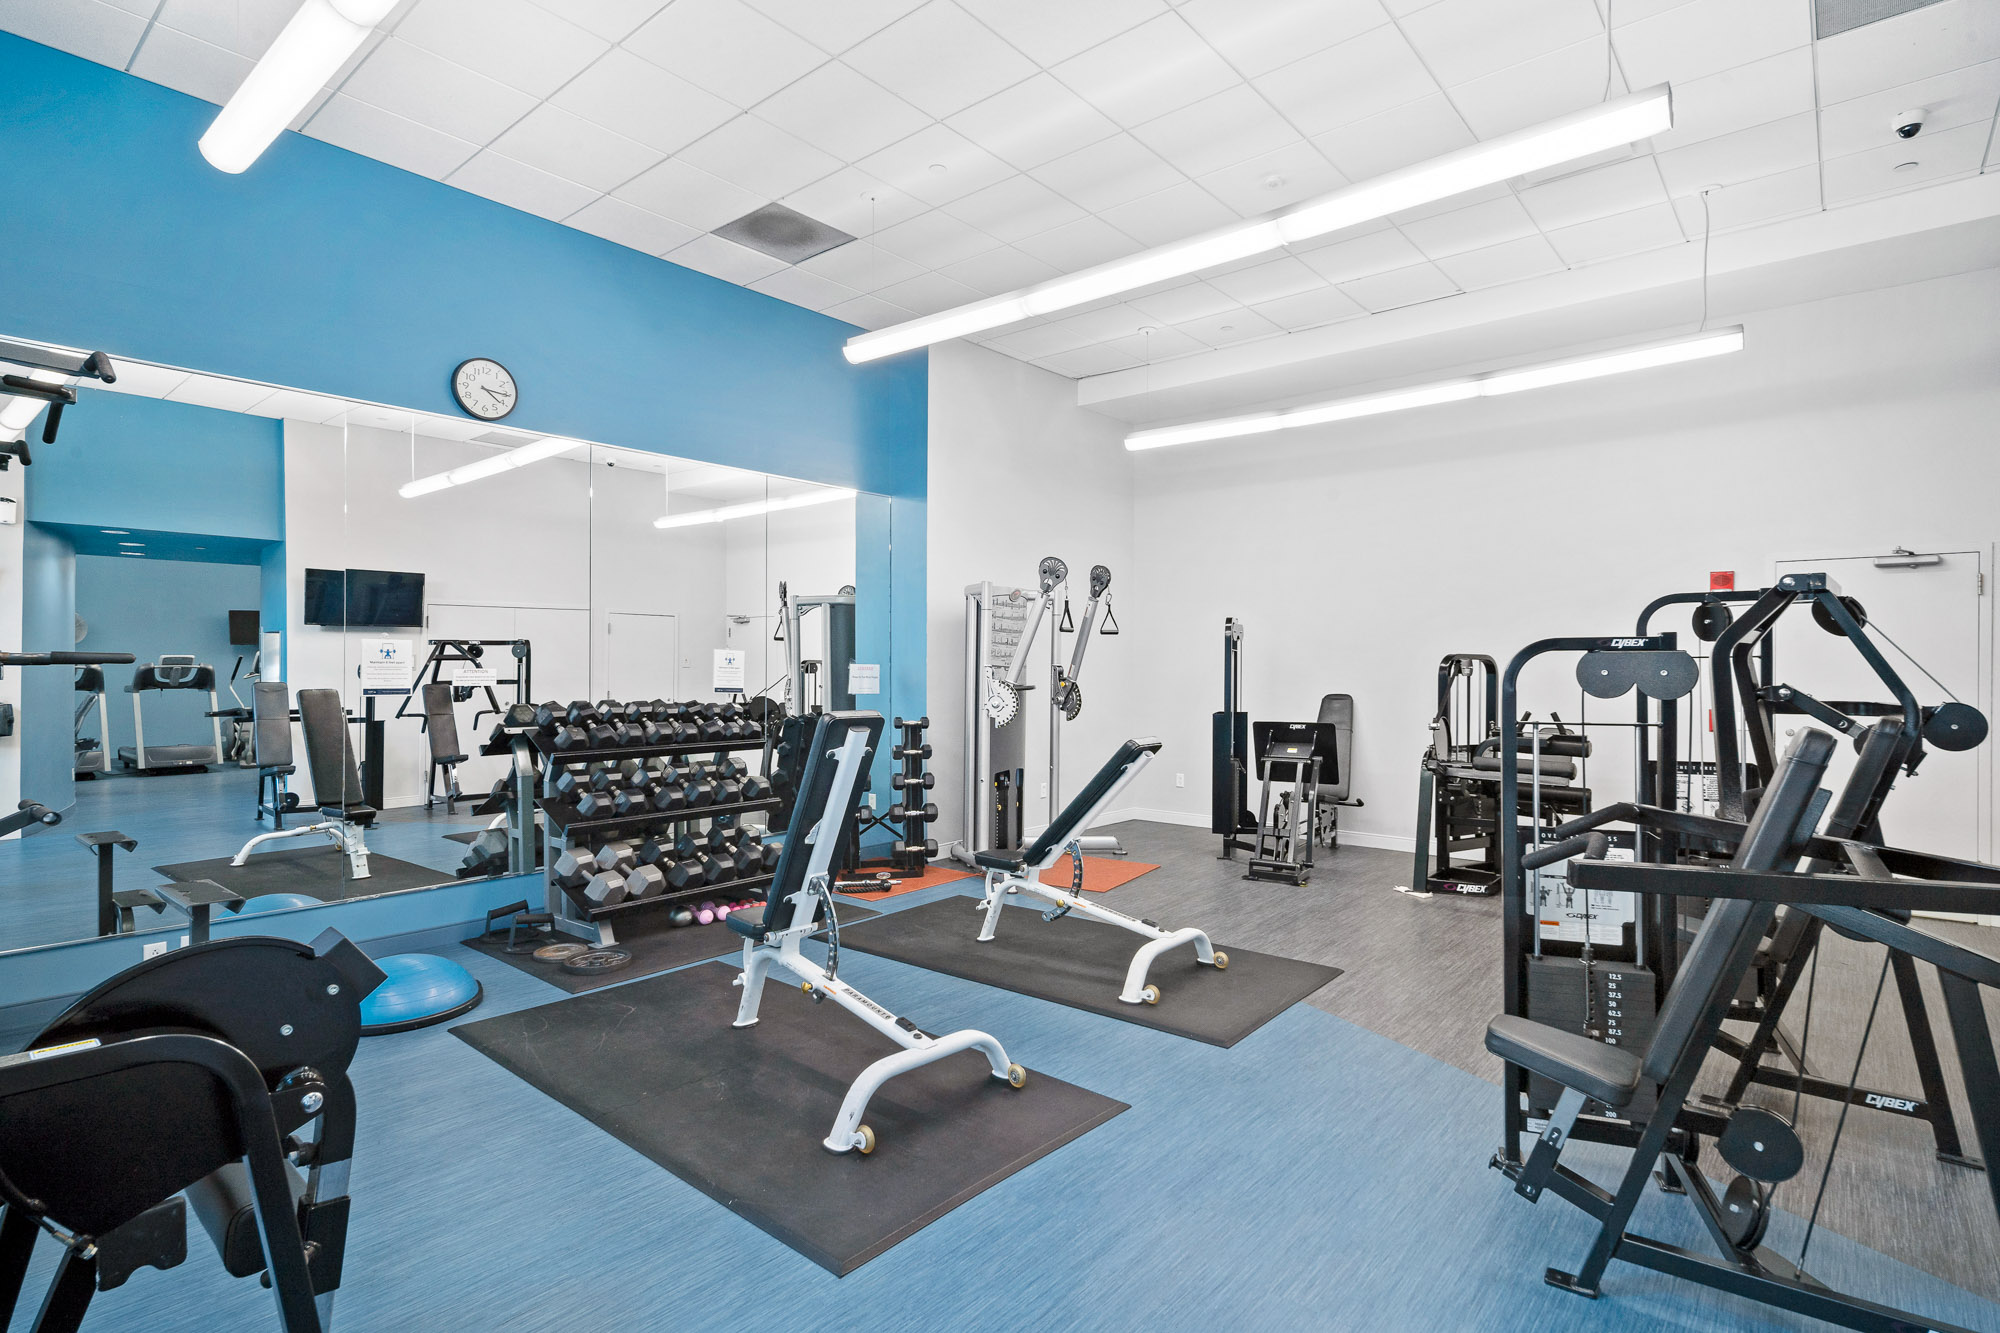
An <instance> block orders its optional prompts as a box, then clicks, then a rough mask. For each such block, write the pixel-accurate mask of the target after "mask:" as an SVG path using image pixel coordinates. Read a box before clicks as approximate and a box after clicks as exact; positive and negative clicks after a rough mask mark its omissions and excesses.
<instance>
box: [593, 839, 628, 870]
mask: <svg viewBox="0 0 2000 1333" xmlns="http://www.w3.org/2000/svg"><path fill="white" fill-rule="evenodd" d="M592 860H593V861H594V862H595V863H596V865H597V868H598V869H599V870H611V871H616V872H617V873H618V874H621V875H623V874H627V873H629V872H630V871H631V869H632V867H634V866H636V865H638V864H639V848H638V844H636V843H632V842H628V841H626V840H624V839H622V838H611V839H607V840H606V841H604V842H600V843H598V844H597V849H596V852H595V853H594V854H593V856H592Z"/></svg>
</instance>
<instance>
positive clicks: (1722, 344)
mask: <svg viewBox="0 0 2000 1333" xmlns="http://www.w3.org/2000/svg"><path fill="white" fill-rule="evenodd" d="M1742 350H1743V329H1742V327H1741V326H1740V325H1738V326H1736V327H1733V328H1727V329H1715V330H1713V331H1711V332H1708V333H1696V334H1690V335H1687V336H1685V337H1679V338H1664V339H1661V340H1660V341H1659V342H1650V343H1642V344H1640V345H1639V346H1636V347H1621V348H1619V349H1617V350H1616V351H1611V352H1594V353H1591V354H1590V355H1588V356H1575V357H1569V358H1567V359H1565V360H1561V361H1548V362H1544V363H1542V364H1540V365H1534V366H1521V367H1518V368H1516V369H1513V370H1492V371H1488V372H1486V373H1485V374H1483V375H1467V376H1463V377H1461V378H1458V379H1449V380H1439V381H1437V382H1436V383H1433V384H1418V385H1414V386H1412V387H1410V388H1407V389H1390V390H1388V391H1386V392H1384V393H1371V394H1363V395H1361V396H1359V397H1355V398H1336V399H1334V400H1333V401H1332V402H1326V403H1310V404H1307V405H1306V406H1304V407H1294V408H1288V409H1286V410H1285V411H1282V412H1253V413H1250V414H1249V415H1247V416H1240V417H1221V418H1218V419H1216V420H1214V421H1191V422H1188V423H1187V424H1186V425H1181V426H1160V427H1156V428H1154V429H1152V430H1141V431H1134V432H1133V433H1132V434H1130V435H1128V436H1126V437H1125V447H1126V448H1127V449H1132V450H1139V449H1164V448H1166V447H1167V446H1168V445H1174V444H1198V443H1200V442H1201V441H1203V440H1231V439H1236V438H1238V437H1240V436H1244V435H1267V434H1269V433H1270V432H1272V431H1279V430H1293V429H1296V428H1297V427H1300V426H1322V425H1325V424H1326V423H1328V422H1331V421H1353V420H1355V419H1356V418H1359V417H1374V416H1381V415H1382V414H1384V413H1386V412H1403V411H1407V410H1408V409H1410V408H1413V407H1435V406H1437V405H1438V404H1440V403H1462V402H1464V401H1466V400H1467V399H1469V398H1497V397H1499V396H1501V395H1502V394H1509V393H1520V392H1522V391H1524V390H1527V389H1546V388H1549V387H1550V386H1552V385H1556V384H1574V383H1576V382H1577V381H1578V380H1594V379H1599V378H1601V377H1603V376H1605V375H1620V374H1623V373H1624V372H1626V371H1628V370H1649V369H1651V368H1652V367H1654V366H1671V365H1677V364H1679V363H1680V362H1683V361H1700V360H1704V359H1705V358H1708V357H1711V356H1726V355H1728V354H1729V353H1731V352H1740V351H1742Z"/></svg>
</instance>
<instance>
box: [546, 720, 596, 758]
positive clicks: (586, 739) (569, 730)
mask: <svg viewBox="0 0 2000 1333" xmlns="http://www.w3.org/2000/svg"><path fill="white" fill-rule="evenodd" d="M549 744H550V745H552V746H554V747H555V748H556V750H557V751H559V752H560V751H569V750H588V749H589V748H590V733H589V732H587V731H585V730H584V729H583V728H582V727H573V726H570V725H569V724H567V723H564V724H562V725H560V726H558V727H557V728H556V729H555V734H554V736H553V737H551V738H550V741H549Z"/></svg>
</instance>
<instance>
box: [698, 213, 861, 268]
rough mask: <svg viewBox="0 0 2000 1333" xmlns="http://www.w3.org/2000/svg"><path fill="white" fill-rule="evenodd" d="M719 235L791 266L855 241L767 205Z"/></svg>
mask: <svg viewBox="0 0 2000 1333" xmlns="http://www.w3.org/2000/svg"><path fill="white" fill-rule="evenodd" d="M715 234H716V235H717V236H720V237H721V238H722V239H723V240H725V241H734V242H736V243H737V244H738V245H747V246H749V247H750V248H751V249H752V250H755V251H758V252H759V253H760V254H767V255H769V256H771V258H773V259H782V260H784V261H785V262H786V263H787V264H796V263H798V262H799V261H800V260H801V259H811V258H812V257H813V256H814V255H816V254H820V253H822V252H824V251H827V250H831V249H833V248H834V247H835V246H836V245H846V244H847V243H848V242H849V241H851V240H853V239H854V238H853V237H852V236H849V235H848V234H847V233H846V232H844V231H841V230H840V229H839V228H838V227H829V226H827V225H826V224H825V223H824V222H820V221H818V220H816V219H814V218H809V217H807V216H806V215H805V214H803V213H800V212H798V211H796V210H794V209H790V208H786V207H785V206H784V205H783V204H766V205H764V206H763V207H762V208H760V209H758V210H757V211H756V212H754V213H745V214H744V215H743V216H742V217H740V218H738V219H736V221H734V222H725V223H724V224H722V225H721V226H720V227H717V228H716V229H715Z"/></svg>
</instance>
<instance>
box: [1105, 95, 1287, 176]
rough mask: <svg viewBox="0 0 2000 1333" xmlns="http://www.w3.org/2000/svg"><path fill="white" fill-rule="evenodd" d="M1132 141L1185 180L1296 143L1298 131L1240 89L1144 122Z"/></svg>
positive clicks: (1262, 103) (1268, 107)
mask: <svg viewBox="0 0 2000 1333" xmlns="http://www.w3.org/2000/svg"><path fill="white" fill-rule="evenodd" d="M1132 135H1133V137H1134V138H1136V139H1138V140H1139V141H1140V142H1141V143H1143V144H1145V145H1146V146H1147V147H1148V148H1151V149H1152V150H1153V151H1154V152H1156V153H1158V154H1159V155H1160V156H1161V157H1163V158H1165V159H1166V160H1167V161H1168V162H1169V163H1170V164H1171V165H1173V166H1175V167H1178V168H1179V169H1180V170H1182V171H1184V172H1186V173H1187V174H1188V175H1190V176H1199V175H1202V174H1203V173H1204V172H1210V171H1219V170H1221V169H1222V168H1223V167H1227V166H1231V165H1233V164H1235V163H1237V162H1241V161H1243V160H1244V159H1245V158H1250V157H1257V156H1260V155H1261V154H1264V153H1269V152H1274V151H1276V150H1277V149H1280V148H1283V147H1285V146H1286V145H1288V144H1294V143H1297V142H1299V134H1298V131H1297V130H1294V129H1293V128H1292V127H1291V125H1290V124H1289V123H1288V122H1287V121H1286V120H1285V118H1284V117H1283V116H1281V115H1279V114H1278V113H1277V112H1276V111H1274V110H1272V108H1271V104H1270V103H1269V102H1266V101H1265V100H1264V99H1263V97H1262V96H1261V95H1259V94H1258V93H1257V92H1256V91H1255V90H1254V89H1252V88H1251V87H1250V85H1248V84H1244V83H1239V84H1237V85H1236V86H1235V87H1234V88H1226V89H1224V90H1223V91H1221V92H1219V93H1217V94H1216V95H1215V96H1213V97H1205V98H1203V99H1202V100H1201V101H1199V102H1196V103H1194V104H1193V105H1192V106H1184V107H1182V108H1181V109H1180V110H1178V111H1169V112H1168V113H1167V114H1166V115H1164V116H1161V117H1160V118H1159V119H1158V120H1149V121H1147V122H1146V123H1145V124H1144V125H1141V126H1139V127H1138V128H1136V129H1134V130H1133V131H1132Z"/></svg>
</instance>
